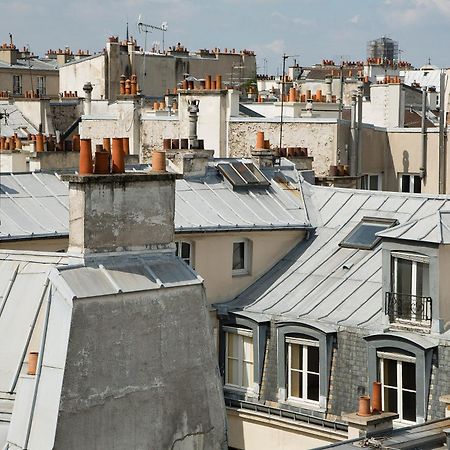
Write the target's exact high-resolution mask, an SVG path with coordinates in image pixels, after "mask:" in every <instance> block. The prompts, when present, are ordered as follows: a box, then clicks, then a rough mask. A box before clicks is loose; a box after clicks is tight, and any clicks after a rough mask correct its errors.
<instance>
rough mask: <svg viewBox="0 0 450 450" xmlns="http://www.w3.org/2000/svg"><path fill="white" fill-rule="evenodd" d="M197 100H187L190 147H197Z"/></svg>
mask: <svg viewBox="0 0 450 450" xmlns="http://www.w3.org/2000/svg"><path fill="white" fill-rule="evenodd" d="M199 103H200V101H199V100H188V112H189V145H190V147H191V148H193V149H196V148H198V138H197V123H198V112H199V107H198V105H199Z"/></svg>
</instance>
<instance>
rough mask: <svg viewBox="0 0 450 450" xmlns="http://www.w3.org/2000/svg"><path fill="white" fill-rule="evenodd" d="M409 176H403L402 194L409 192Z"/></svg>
mask: <svg viewBox="0 0 450 450" xmlns="http://www.w3.org/2000/svg"><path fill="white" fill-rule="evenodd" d="M409 183H410V178H409V175H402V192H409V189H410V188H409Z"/></svg>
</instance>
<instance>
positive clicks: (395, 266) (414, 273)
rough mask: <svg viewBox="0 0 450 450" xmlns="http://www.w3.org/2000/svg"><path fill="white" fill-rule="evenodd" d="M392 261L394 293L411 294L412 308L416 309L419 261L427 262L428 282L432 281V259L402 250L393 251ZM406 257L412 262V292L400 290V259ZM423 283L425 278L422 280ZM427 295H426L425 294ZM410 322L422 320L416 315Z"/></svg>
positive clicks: (405, 258)
mask: <svg viewBox="0 0 450 450" xmlns="http://www.w3.org/2000/svg"><path fill="white" fill-rule="evenodd" d="M391 256H392V263H393V280H392V289H393V292H394V293H397V294H407V295H411V309H413V310H416V306H417V305H416V298H417V297H416V296H417V263H422V264H426V265H427V266H428V284H429V283H430V281H429V280H430V260H429V258H428V257H427V256H422V255H415V254H413V253H402V252H392V253H391ZM399 259H404V260H407V261H411V262H412V266H411V292H410V293H406V292H402V293H400V292H398V260H399ZM422 283H423V280H422ZM422 296H423V285H422ZM425 297H426V296H425ZM408 322H420V321H419V320H417V319H416V318H415V317H412V316H411V319H410V320H409V321H408Z"/></svg>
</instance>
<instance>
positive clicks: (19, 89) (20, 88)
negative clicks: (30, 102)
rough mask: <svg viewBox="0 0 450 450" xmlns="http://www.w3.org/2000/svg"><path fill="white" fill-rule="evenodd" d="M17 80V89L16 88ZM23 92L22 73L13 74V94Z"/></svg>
mask: <svg viewBox="0 0 450 450" xmlns="http://www.w3.org/2000/svg"><path fill="white" fill-rule="evenodd" d="M16 80H17V81H18V82H17V89H16ZM22 93H23V84H22V75H13V94H15V95H22Z"/></svg>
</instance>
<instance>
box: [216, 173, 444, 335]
mask: <svg viewBox="0 0 450 450" xmlns="http://www.w3.org/2000/svg"><path fill="white" fill-rule="evenodd" d="M302 185H303V190H304V198H305V203H306V207H307V209H308V214H309V216H310V217H311V222H312V225H315V226H316V229H315V231H314V232H313V233H311V235H310V237H309V239H307V240H305V241H303V242H301V243H300V244H299V245H297V246H296V247H295V248H294V249H293V250H292V251H291V252H290V253H289V254H288V255H287V256H286V257H285V258H283V259H282V260H281V261H280V262H279V263H278V264H276V265H275V266H274V267H273V268H272V269H271V270H269V271H268V272H267V273H266V274H265V275H263V276H262V277H261V278H260V279H259V280H258V281H256V282H255V283H254V284H253V285H252V286H250V287H249V288H248V289H247V290H246V291H244V292H243V293H241V294H240V295H239V296H238V297H237V298H235V299H234V300H232V301H231V302H228V303H225V304H221V305H217V307H218V308H219V311H221V312H226V311H243V312H247V313H258V314H264V315H266V316H269V317H271V318H274V319H275V320H279V319H282V320H289V319H292V320H299V321H307V322H310V323H311V322H316V323H319V324H330V325H332V326H335V327H338V326H349V327H364V328H366V329H374V330H378V329H379V327H380V326H381V309H382V295H381V292H382V274H381V272H382V267H381V265H382V259H381V246H380V245H378V246H377V247H375V248H374V249H373V250H361V249H353V248H344V247H340V246H339V243H340V242H341V241H342V240H343V239H344V238H345V237H346V236H347V235H348V233H349V232H350V231H351V230H352V229H353V228H354V227H355V226H356V225H357V224H358V223H359V222H360V221H361V219H362V218H363V217H365V216H368V217H379V218H395V219H397V220H398V222H399V223H400V226H399V227H397V228H401V226H402V225H403V224H405V223H406V222H409V221H411V220H413V221H418V223H420V224H421V225H420V227H422V225H423V222H422V221H421V220H420V219H424V221H425V222H426V221H427V219H426V218H428V217H429V216H430V215H433V214H434V215H436V213H437V212H438V211H439V210H441V209H443V210H444V209H450V198H447V197H444V196H426V195H420V194H403V193H390V192H379V191H362V190H352V189H338V188H329V187H319V186H311V185H308V184H306V183H305V182H303V183H302ZM444 217H445V218H447V215H446V214H445V215H444ZM392 230H393V229H391V230H390V231H387V232H386V233H389V232H393V231H392ZM417 230H419V226H418V228H417ZM420 230H422V228H420ZM428 231H430V230H428ZM380 234H381V233H380ZM419 236H421V234H420V233H418V234H417V236H416V237H419ZM446 236H447V234H446Z"/></svg>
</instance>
